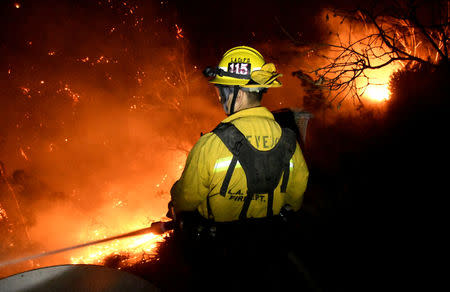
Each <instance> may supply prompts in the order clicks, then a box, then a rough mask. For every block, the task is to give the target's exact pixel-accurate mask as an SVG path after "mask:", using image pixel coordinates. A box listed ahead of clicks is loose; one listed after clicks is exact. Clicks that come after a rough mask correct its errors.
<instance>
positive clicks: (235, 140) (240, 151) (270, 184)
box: [213, 123, 296, 220]
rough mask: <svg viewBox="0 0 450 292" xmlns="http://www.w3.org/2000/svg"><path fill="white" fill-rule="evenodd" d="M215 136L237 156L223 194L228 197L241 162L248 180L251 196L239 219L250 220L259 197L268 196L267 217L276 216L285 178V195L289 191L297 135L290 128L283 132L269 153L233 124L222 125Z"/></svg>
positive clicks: (228, 174)
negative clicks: (277, 194)
mask: <svg viewBox="0 0 450 292" xmlns="http://www.w3.org/2000/svg"><path fill="white" fill-rule="evenodd" d="M213 133H215V134H216V135H217V136H218V137H219V138H220V139H221V140H222V142H223V143H224V144H225V146H226V147H227V148H228V150H229V151H230V152H231V153H232V154H233V159H232V161H231V163H230V166H229V167H228V170H227V173H226V175H225V178H224V181H223V183H222V186H221V189H220V194H221V195H222V196H226V193H227V190H228V186H229V184H230V180H231V176H232V174H233V172H234V169H235V167H236V163H237V161H239V163H240V164H241V166H242V168H243V170H244V172H245V175H246V178H247V196H246V197H245V199H244V203H243V206H242V210H241V213H240V215H239V219H241V220H243V219H246V218H247V211H248V209H249V207H250V203H251V201H252V199H253V197H254V195H255V194H267V195H268V196H267V216H268V217H270V216H273V200H274V191H275V189H276V188H277V186H278V184H279V183H280V180H281V176H282V175H283V180H282V183H281V192H284V193H285V192H286V188H287V183H288V180H289V171H290V169H289V161H290V159H291V158H292V155H293V154H294V152H295V147H296V137H295V133H294V132H292V131H291V130H289V129H282V134H281V138H280V140H279V141H278V143H277V144H276V145H275V146H274V147H273V148H272V149H271V150H268V151H259V150H257V149H256V148H254V147H253V146H252V145H251V144H250V142H249V141H248V140H247V138H246V137H245V136H244V135H243V134H242V133H241V132H240V131H239V130H238V129H237V128H236V127H235V126H234V125H233V124H232V123H221V124H219V125H218V126H217V127H216V128H215V129H214V130H213Z"/></svg>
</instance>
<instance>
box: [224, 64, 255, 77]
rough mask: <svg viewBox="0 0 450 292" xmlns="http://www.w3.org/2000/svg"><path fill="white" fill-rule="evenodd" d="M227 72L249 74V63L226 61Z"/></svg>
mask: <svg viewBox="0 0 450 292" xmlns="http://www.w3.org/2000/svg"><path fill="white" fill-rule="evenodd" d="M228 72H230V73H235V74H241V75H248V74H250V64H249V63H228Z"/></svg>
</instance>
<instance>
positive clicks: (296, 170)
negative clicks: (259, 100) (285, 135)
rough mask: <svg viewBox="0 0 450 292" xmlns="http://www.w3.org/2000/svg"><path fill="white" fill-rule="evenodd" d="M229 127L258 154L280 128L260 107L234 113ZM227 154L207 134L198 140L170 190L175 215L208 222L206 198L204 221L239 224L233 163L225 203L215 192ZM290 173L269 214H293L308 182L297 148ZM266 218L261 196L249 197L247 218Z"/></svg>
mask: <svg viewBox="0 0 450 292" xmlns="http://www.w3.org/2000/svg"><path fill="white" fill-rule="evenodd" d="M222 122H223V123H227V122H231V123H233V124H234V125H235V126H236V128H238V130H239V131H240V132H242V133H243V134H244V135H245V136H246V138H247V139H248V141H249V142H250V143H251V144H252V145H253V146H254V147H255V148H256V149H258V150H260V151H267V150H270V149H272V148H273V147H274V146H275V145H276V144H277V142H278V140H279V139H280V136H281V128H280V126H279V125H278V123H277V122H276V121H275V119H274V117H273V115H272V113H271V112H270V111H269V110H267V109H266V108H264V107H255V108H250V109H245V110H242V111H239V112H237V113H235V114H233V115H231V116H229V117H228V118H226V119H225V120H223V121H222ZM232 157H233V156H232V154H231V152H230V151H229V150H228V149H227V147H226V146H225V145H224V144H223V143H222V141H221V140H220V138H219V137H217V136H216V135H215V134H213V133H208V134H206V135H204V136H202V137H201V138H200V139H199V141H198V142H197V143H196V144H195V146H194V147H193V148H192V150H191V152H190V153H189V155H188V158H187V161H186V166H185V168H184V171H183V174H182V175H181V178H180V179H179V180H178V181H177V182H176V183H175V185H174V186H173V188H172V190H171V195H172V201H173V204H174V208H175V211H176V212H181V211H195V210H198V212H199V213H200V214H201V215H202V216H203V217H205V218H208V206H207V198H208V197H209V204H210V210H211V213H212V214H209V215H210V216H209V218H210V219H214V220H215V221H217V222H227V221H234V220H238V219H239V214H240V212H241V209H242V206H243V202H244V198H245V196H246V190H247V182H246V176H245V173H244V170H243V169H242V167H241V166H240V164H239V162H238V163H237V165H236V168H235V170H234V173H233V176H232V177H231V181H230V184H229V187H228V191H227V193H226V195H225V197H223V196H221V195H220V188H221V186H222V183H223V180H224V178H225V174H226V171H227V169H228V165H229V164H230V162H231V159H232ZM290 167H291V172H290V175H289V181H288V185H287V190H286V193H281V192H280V185H281V180H280V183H279V185H278V187H277V188H276V189H275V192H274V200H273V214H274V215H277V214H279V212H280V209H281V207H282V206H284V205H285V204H289V205H291V206H292V208H293V209H294V210H298V209H299V208H300V206H301V203H302V200H303V193H304V191H305V189H306V184H307V180H308V169H307V166H306V163H305V160H304V158H303V154H302V152H301V150H300V147H299V145H298V144H297V146H296V150H295V153H294V155H293V156H292V159H291V161H290ZM266 215H267V194H262V195H255V196H254V198H253V200H252V202H251V204H250V207H249V209H248V212H247V217H249V218H262V217H265V216H266Z"/></svg>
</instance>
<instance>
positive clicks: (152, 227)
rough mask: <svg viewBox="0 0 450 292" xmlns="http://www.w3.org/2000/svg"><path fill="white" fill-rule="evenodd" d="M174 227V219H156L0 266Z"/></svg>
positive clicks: (3, 263)
mask: <svg viewBox="0 0 450 292" xmlns="http://www.w3.org/2000/svg"><path fill="white" fill-rule="evenodd" d="M174 227H175V224H174V221H167V222H162V221H157V222H153V223H152V224H151V225H150V227H146V228H143V229H139V230H136V231H132V232H128V233H124V234H120V235H116V236H113V237H108V238H104V239H99V240H95V241H90V242H86V243H82V244H77V245H74V246H69V247H65V248H61V249H56V250H52V251H46V252H43V253H39V254H34V255H30V256H26V257H22V258H18V259H11V260H6V261H3V262H0V267H3V266H8V265H12V264H17V263H20V262H23V261H28V260H34V259H37V258H41V257H45V256H49V255H53V254H57V253H61V252H65V251H69V250H74V249H78V248H82V247H86V246H90V245H95V244H99V243H103V242H107V241H111V240H116V239H121V238H126V237H132V236H138V235H143V234H147V233H153V234H157V235H159V234H163V233H165V232H167V231H169V230H172V229H174Z"/></svg>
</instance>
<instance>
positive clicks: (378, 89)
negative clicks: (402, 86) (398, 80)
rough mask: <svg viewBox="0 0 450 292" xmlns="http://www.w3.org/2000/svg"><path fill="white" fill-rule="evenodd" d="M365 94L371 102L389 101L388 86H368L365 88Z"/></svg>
mask: <svg viewBox="0 0 450 292" xmlns="http://www.w3.org/2000/svg"><path fill="white" fill-rule="evenodd" d="M365 94H366V95H367V96H368V97H369V98H370V99H372V100H375V101H385V100H388V99H389V96H390V91H389V89H388V85H387V84H384V85H372V84H371V85H369V86H367V89H366V92H365Z"/></svg>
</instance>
